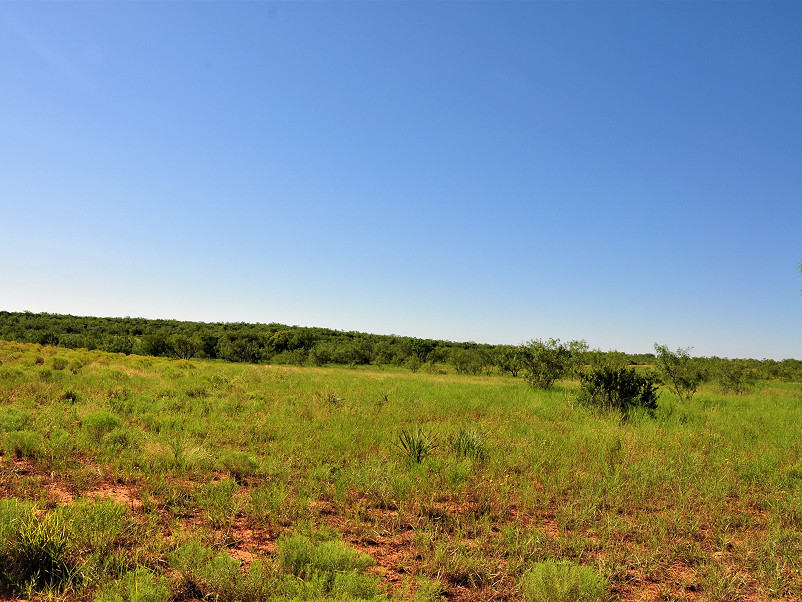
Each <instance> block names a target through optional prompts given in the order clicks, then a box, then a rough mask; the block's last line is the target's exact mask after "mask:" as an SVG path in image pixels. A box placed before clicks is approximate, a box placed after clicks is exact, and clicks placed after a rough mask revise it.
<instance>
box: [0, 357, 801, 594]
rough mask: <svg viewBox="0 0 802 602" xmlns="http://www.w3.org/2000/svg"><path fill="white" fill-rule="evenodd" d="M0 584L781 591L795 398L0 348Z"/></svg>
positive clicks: (796, 569)
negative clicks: (583, 397) (648, 393)
mask: <svg viewBox="0 0 802 602" xmlns="http://www.w3.org/2000/svg"><path fill="white" fill-rule="evenodd" d="M0 362H2V364H0V450H1V451H2V456H0V592H2V594H0V598H2V596H5V598H6V599H13V598H15V597H18V598H31V599H65V600H103V601H105V600H125V601H127V600H141V601H144V600H154V601H156V600H192V599H218V600H270V599H272V600H438V599H441V598H444V599H451V600H560V599H564V600H604V599H609V600H772V599H776V600H798V599H800V598H801V597H802V596H801V595H800V594H801V593H802V576H801V575H800V569H801V568H802V532H801V531H800V527H802V437H800V435H802V431H801V430H800V428H801V426H802V388H800V385H799V384H798V383H782V382H779V381H777V382H773V381H766V382H763V383H761V384H760V386H759V387H758V388H756V389H754V390H753V391H752V392H750V393H748V394H745V395H738V396H735V395H721V394H720V393H717V392H716V391H715V390H713V389H709V390H708V389H704V388H703V389H702V390H700V392H699V393H698V394H697V395H696V396H695V397H693V399H692V400H691V401H680V400H679V399H678V398H677V397H676V396H675V395H674V394H673V393H671V392H669V391H668V390H664V391H663V392H662V394H661V396H660V398H659V407H658V409H657V411H656V413H655V414H654V416H653V417H650V416H648V415H646V414H643V415H633V416H631V417H630V418H629V419H628V420H622V419H621V417H620V415H618V414H615V413H612V414H601V415H600V414H597V413H594V412H592V411H590V410H588V409H586V408H584V407H580V406H577V405H576V403H575V402H574V400H575V399H576V384H575V383H572V382H563V383H559V384H558V386H557V387H555V388H554V389H552V390H549V391H537V390H534V389H532V388H531V387H530V386H528V385H527V384H526V383H525V382H524V381H523V380H522V379H515V378H511V377H506V376H489V377H485V376H482V377H477V376H458V375H454V374H435V373H415V374H413V373H411V372H409V371H406V370H403V369H398V368H392V369H385V370H380V369H378V368H359V369H348V368H345V367H337V368H295V367H293V368H290V367H276V366H264V365H242V364H227V363H221V362H211V361H200V360H198V361H196V360H193V361H186V360H169V359H163V358H151V357H140V356H133V355H131V356H124V355H121V354H109V353H105V352H100V351H91V352H90V351H81V350H69V349H63V348H58V347H42V346H40V345H33V344H22V343H9V342H2V341H0Z"/></svg>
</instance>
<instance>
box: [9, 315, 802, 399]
mask: <svg viewBox="0 0 802 602" xmlns="http://www.w3.org/2000/svg"><path fill="white" fill-rule="evenodd" d="M0 338H2V339H5V340H11V341H20V342H26V343H39V344H41V345H58V346H60V347H67V348H72V349H77V348H84V349H99V350H102V351H108V352H112V353H124V354H139V355H150V356H159V357H173V358H181V359H191V358H200V359H219V360H225V361H230V362H250V363H271V364H295V365H316V366H323V365H327V364H342V365H348V366H359V365H369V364H370V365H394V366H404V367H407V368H409V369H410V370H413V371H417V370H421V369H423V370H430V371H436V370H443V369H446V368H448V369H449V370H453V371H454V372H456V373H458V374H471V375H479V374H492V373H506V374H510V375H512V376H515V377H523V378H525V379H526V380H528V381H529V382H530V383H531V384H532V385H533V386H534V387H537V388H549V387H551V386H553V385H554V383H555V382H557V381H558V380H560V379H563V378H571V379H578V378H579V375H580V373H581V372H582V371H583V370H587V369H588V368H592V367H598V366H608V367H613V368H620V367H634V368H638V367H640V369H646V368H647V367H658V365H659V364H660V363H661V362H664V360H666V358H669V360H670V361H672V362H674V364H676V365H677V366H680V368H677V369H676V370H680V372H676V370H675V374H680V376H679V377H677V378H678V379H679V380H676V379H675V381H673V383H672V382H666V383H665V384H667V385H670V386H674V385H676V384H677V383H679V385H680V387H682V386H684V385H683V383H685V384H686V385H687V387H692V386H695V385H694V383H695V384H696V385H698V384H699V383H701V382H705V381H709V380H717V381H720V382H721V383H723V385H724V386H726V387H729V388H730V389H731V390H732V391H734V392H743V391H744V390H746V389H748V388H749V386H750V385H751V384H752V383H753V382H754V381H755V380H757V379H763V378H783V379H791V380H797V379H799V378H800V375H802V362H800V361H799V360H793V359H787V360H782V361H774V360H751V359H747V360H727V359H722V358H716V357H712V358H711V357H709V358H695V357H692V356H691V355H690V353H689V350H682V349H680V350H678V351H677V352H671V351H669V350H668V349H667V348H665V347H664V346H660V345H656V346H655V351H656V353H643V354H627V353H622V352H619V351H601V350H599V349H590V348H589V346H588V344H587V343H586V342H585V341H569V342H567V343H563V342H560V341H559V340H558V339H548V340H541V339H535V340H531V341H528V342H526V343H522V344H520V345H489V344H483V343H475V342H453V341H444V340H435V339H421V338H415V337H405V336H395V335H377V334H368V333H362V332H353V331H339V330H332V329H328V328H319V327H304V326H288V325H284V324H277V323H270V324H259V323H256V324H252V323H245V322H213V323H207V322H190V321H179V320H164V319H147V318H128V317H126V318H98V317H89V316H72V315H63V314H51V313H32V312H8V311H0ZM663 374H664V375H668V374H670V372H666V371H665V370H663ZM682 379H685V380H684V381H683V380H682ZM664 380H668V381H670V380H671V378H670V376H666V377H665V379H664ZM687 387H686V388H687Z"/></svg>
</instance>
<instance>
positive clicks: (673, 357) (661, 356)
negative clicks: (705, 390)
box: [654, 343, 703, 400]
mask: <svg viewBox="0 0 802 602" xmlns="http://www.w3.org/2000/svg"><path fill="white" fill-rule="evenodd" d="M654 350H655V353H656V354H657V363H658V366H659V367H660V370H661V372H662V373H663V376H664V377H665V379H666V380H667V381H669V382H670V383H671V386H672V388H673V389H674V392H675V393H676V394H677V395H678V396H679V397H680V398H681V399H686V400H690V399H691V397H693V396H694V394H695V393H696V389H697V388H698V387H699V384H700V383H701V382H702V376H703V375H702V371H701V370H700V369H699V367H698V366H696V365H694V361H693V358H692V357H691V354H690V350H691V348H690V347H688V348H686V349H682V348H680V349H677V350H676V351H671V350H670V349H669V348H668V347H667V346H666V345H659V344H657V343H655V344H654Z"/></svg>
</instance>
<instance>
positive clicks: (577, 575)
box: [520, 560, 607, 602]
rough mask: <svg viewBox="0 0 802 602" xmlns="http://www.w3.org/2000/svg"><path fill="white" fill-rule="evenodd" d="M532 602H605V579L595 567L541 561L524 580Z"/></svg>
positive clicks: (528, 572) (522, 586)
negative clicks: (603, 601)
mask: <svg viewBox="0 0 802 602" xmlns="http://www.w3.org/2000/svg"><path fill="white" fill-rule="evenodd" d="M520 586H521V592H522V594H523V596H524V599H525V600H528V601H529V602H601V601H602V600H605V599H606V597H607V593H606V589H607V584H606V582H605V580H604V579H603V578H602V577H601V576H600V575H599V574H598V573H597V572H596V571H594V570H593V569H592V568H590V567H586V566H580V565H578V564H575V563H573V562H570V561H562V562H556V561H554V560H545V561H543V562H538V563H537V564H536V565H535V566H533V567H532V568H531V569H529V570H528V571H526V572H525V573H524V575H523V577H522V578H521V581H520Z"/></svg>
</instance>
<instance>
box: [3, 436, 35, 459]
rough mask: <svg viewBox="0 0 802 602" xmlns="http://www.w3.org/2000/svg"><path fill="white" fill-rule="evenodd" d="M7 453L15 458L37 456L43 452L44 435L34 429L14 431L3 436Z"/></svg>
mask: <svg viewBox="0 0 802 602" xmlns="http://www.w3.org/2000/svg"><path fill="white" fill-rule="evenodd" d="M3 447H4V448H5V452H6V454H8V455H10V456H14V457H15V458H37V457H39V456H40V455H41V452H42V435H40V434H39V433H35V432H33V431H12V432H10V433H6V434H5V435H4V437H3Z"/></svg>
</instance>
